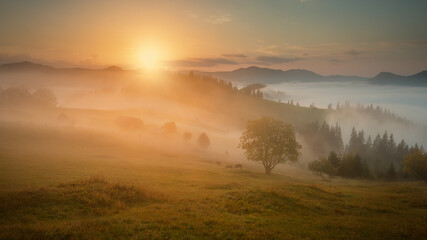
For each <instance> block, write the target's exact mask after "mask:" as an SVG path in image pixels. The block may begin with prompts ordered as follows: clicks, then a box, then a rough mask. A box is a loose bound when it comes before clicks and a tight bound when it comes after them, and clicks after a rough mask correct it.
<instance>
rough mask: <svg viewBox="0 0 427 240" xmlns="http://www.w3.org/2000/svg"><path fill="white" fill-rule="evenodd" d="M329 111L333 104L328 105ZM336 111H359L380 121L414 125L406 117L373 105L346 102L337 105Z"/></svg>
mask: <svg viewBox="0 0 427 240" xmlns="http://www.w3.org/2000/svg"><path fill="white" fill-rule="evenodd" d="M328 110H333V107H332V104H329V105H328ZM335 110H336V111H338V112H346V111H358V112H360V113H364V114H368V115H370V116H372V117H374V118H375V119H378V120H380V121H386V120H388V121H394V122H397V123H401V124H404V125H407V126H411V125H414V124H413V123H412V122H411V121H409V120H408V119H406V118H404V117H400V116H398V115H396V114H395V113H393V112H392V111H390V110H389V109H387V108H383V107H380V106H374V105H372V104H370V105H364V104H361V103H356V104H355V105H352V104H350V102H349V101H346V102H345V103H344V104H340V103H339V102H338V103H337V105H336V107H335Z"/></svg>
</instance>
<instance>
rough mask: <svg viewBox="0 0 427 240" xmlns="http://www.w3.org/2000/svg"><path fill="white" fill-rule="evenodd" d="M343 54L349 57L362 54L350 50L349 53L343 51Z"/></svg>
mask: <svg viewBox="0 0 427 240" xmlns="http://www.w3.org/2000/svg"><path fill="white" fill-rule="evenodd" d="M344 53H345V54H347V55H350V56H358V55H360V54H362V53H363V52H362V51H357V50H350V51H345V52H344Z"/></svg>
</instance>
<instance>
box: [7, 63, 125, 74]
mask: <svg viewBox="0 0 427 240" xmlns="http://www.w3.org/2000/svg"><path fill="white" fill-rule="evenodd" d="M30 71H31V72H44V73H61V72H63V73H81V72H103V71H105V72H125V71H126V70H124V69H122V68H121V67H118V66H109V67H106V68H103V69H90V68H54V67H51V66H47V65H43V64H38V63H33V62H28V61H25V62H16V63H7V64H2V65H0V72H30Z"/></svg>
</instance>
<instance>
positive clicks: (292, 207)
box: [0, 124, 427, 239]
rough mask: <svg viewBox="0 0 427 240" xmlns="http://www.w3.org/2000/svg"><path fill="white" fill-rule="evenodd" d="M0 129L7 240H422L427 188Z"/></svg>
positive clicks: (0, 199) (2, 231)
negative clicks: (228, 165)
mask: <svg viewBox="0 0 427 240" xmlns="http://www.w3.org/2000/svg"><path fill="white" fill-rule="evenodd" d="M218 160H220V161H222V159H217V158H203V159H200V158H199V157H198V156H196V155H195V154H190V153H189V154H183V153H182V154H173V153H171V152H167V151H160V150H153V149H150V148H144V147H142V146H139V145H138V144H136V143H128V142H125V141H124V140H120V139H114V138H111V137H109V136H108V135H105V134H100V133H96V132H89V131H83V130H77V129H55V128H48V127H46V128H39V127H37V128H36V127H24V126H20V125H17V124H1V125H0V239H427V185H426V184H425V183H423V182H374V181H362V180H345V179H334V180H333V181H331V182H326V181H322V180H320V179H318V178H315V177H314V176H312V175H311V174H309V173H308V172H305V171H304V170H299V169H298V168H292V167H286V166H285V167H281V168H279V169H277V170H276V169H275V170H273V174H272V175H270V176H267V175H265V174H263V169H262V168H260V167H256V166H255V165H253V164H250V163H247V164H244V168H243V169H242V170H236V169H232V170H230V169H225V168H224V165H221V166H218V165H217V164H216V163H215V161H218Z"/></svg>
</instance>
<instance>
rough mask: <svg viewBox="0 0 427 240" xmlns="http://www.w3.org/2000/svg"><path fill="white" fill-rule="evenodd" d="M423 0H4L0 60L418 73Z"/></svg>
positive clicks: (424, 36) (423, 55)
mask: <svg viewBox="0 0 427 240" xmlns="http://www.w3.org/2000/svg"><path fill="white" fill-rule="evenodd" d="M343 2H346V3H343ZM426 6H427V3H426V2H425V1H415V0H414V1H409V2H408V1H403V0H402V1H397V0H380V1H376V2H375V3H372V1H367V0H361V1H355V2H353V3H349V2H347V1H339V0H329V1H319V0H304V1H301V0H287V1H265V2H263V1H250V0H248V1H243V0H241V1H239V0H236V1H215V2H213V1H136V0H126V1H98V0H93V1H82V0H75V1H52V0H46V1H40V2H39V1H37V2H36V1H1V3H0V29H1V34H0V63H5V62H11V61H18V60H31V61H35V62H41V63H46V64H50V65H54V66H63V67H66V66H83V67H103V66H106V65H120V66H123V67H125V68H141V67H147V66H149V67H165V68H169V69H173V70H180V69H198V70H207V71H214V70H232V69H236V68H239V67H246V66H251V65H257V66H260V67H270V68H280V69H290V68H304V69H308V70H312V71H315V72H318V73H321V74H346V75H362V76H372V75H375V74H377V73H378V72H381V71H391V72H395V73H399V74H412V73H415V72H418V71H421V70H425V69H427V30H426V29H427V24H426V23H427V14H425V10H427V8H426Z"/></svg>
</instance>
